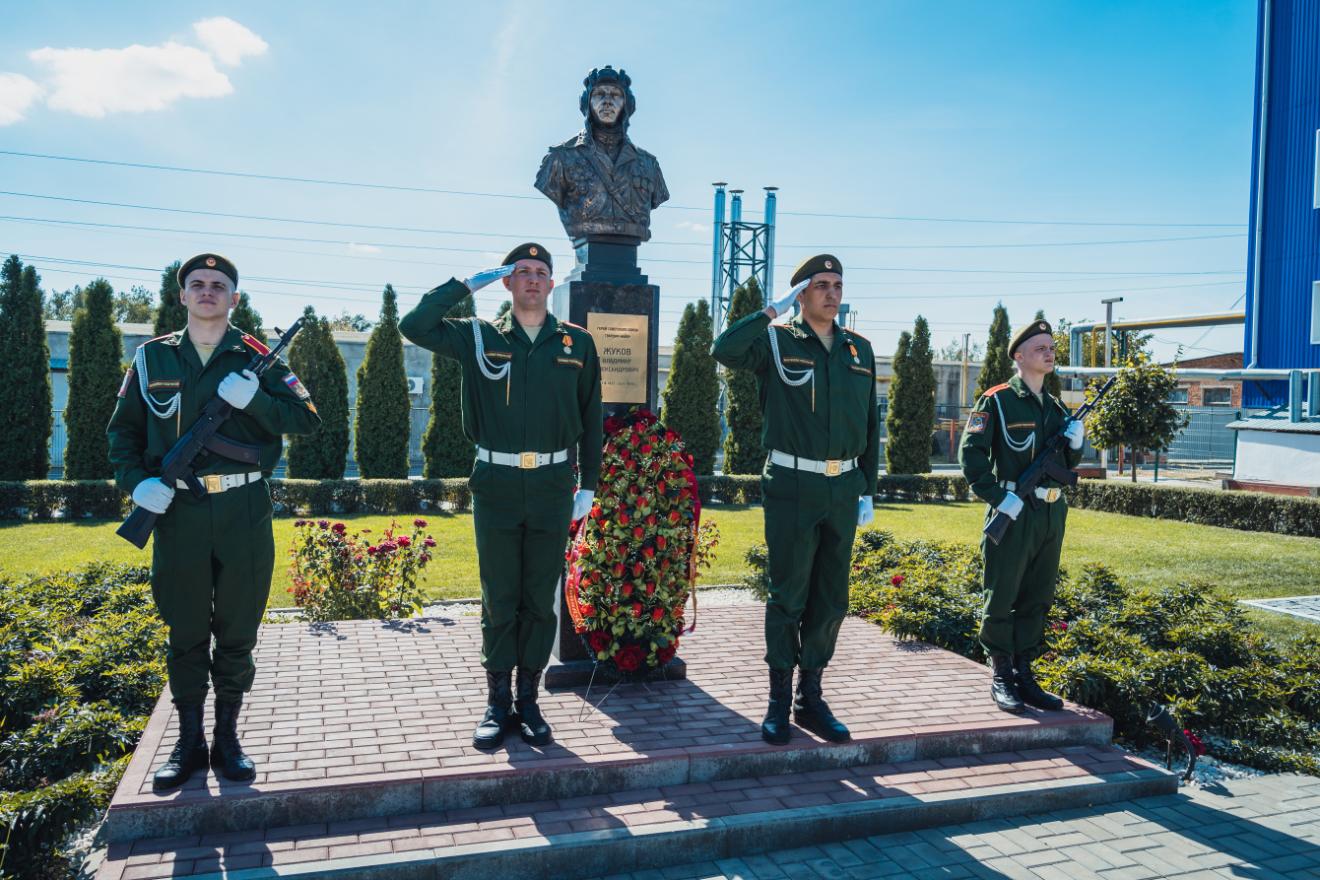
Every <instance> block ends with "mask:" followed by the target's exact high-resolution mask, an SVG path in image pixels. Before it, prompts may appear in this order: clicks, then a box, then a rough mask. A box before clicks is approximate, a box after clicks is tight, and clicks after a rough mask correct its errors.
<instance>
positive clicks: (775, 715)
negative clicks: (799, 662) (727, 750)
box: [761, 669, 793, 746]
mask: <svg viewBox="0 0 1320 880" xmlns="http://www.w3.org/2000/svg"><path fill="white" fill-rule="evenodd" d="M792 703H793V670H792V669H771V670H770V705H769V707H768V708H767V709H766V710H765V720H764V721H762V722H761V739H763V740H765V741H766V742H768V743H770V745H772V746H782V745H787V744H788V740H789V738H790V737H791V736H792V735H793V734H792V730H791V729H790V728H789V726H788V709H789V706H791V705H792Z"/></svg>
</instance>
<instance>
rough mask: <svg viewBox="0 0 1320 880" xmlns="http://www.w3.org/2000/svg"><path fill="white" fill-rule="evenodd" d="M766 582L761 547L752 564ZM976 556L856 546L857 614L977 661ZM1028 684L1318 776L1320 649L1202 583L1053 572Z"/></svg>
mask: <svg viewBox="0 0 1320 880" xmlns="http://www.w3.org/2000/svg"><path fill="white" fill-rule="evenodd" d="M747 561H748V562H749V564H751V565H752V566H753V569H754V575H753V578H752V579H753V580H755V578H756V577H758V576H759V577H764V548H762V547H757V548H753V550H752V551H749V553H748V554H747ZM980 588H981V557H980V553H979V552H978V551H977V550H976V549H975V548H973V547H970V546H961V545H951V544H937V543H929V542H924V541H895V540H894V539H893V537H892V536H891V535H889V534H888V533H886V532H883V531H878V530H874V529H867V530H864V531H861V532H859V533H858V536H857V542H856V544H855V545H854V549H853V562H852V584H851V592H850V596H851V610H852V612H853V613H855V614H858V615H861V616H863V617H865V618H867V619H870V620H873V621H875V622H877V623H879V624H880V625H881V626H883V627H884V628H885V629H887V630H889V631H890V632H892V633H894V634H895V635H897V636H899V637H900V638H915V639H922V640H924V641H928V642H931V643H933V644H936V645H939V646H940V647H943V648H947V649H949V650H952V651H955V652H957V653H959V654H962V655H963V656H965V657H969V658H971V659H974V660H982V659H984V652H983V650H982V648H981V646H980V644H979V643H978V641H977V638H976V634H977V629H978V626H979V621H980V605H981V595H980ZM1036 671H1037V674H1038V675H1039V677H1040V678H1041V680H1042V682H1043V683H1044V684H1045V686H1046V687H1049V688H1052V689H1055V690H1056V691H1058V692H1059V693H1062V694H1063V695H1064V696H1066V697H1067V698H1068V699H1070V700H1073V701H1075V702H1078V703H1081V704H1083V705H1086V706H1090V707H1091V708H1094V709H1099V710H1100V711H1102V712H1105V713H1106V714H1108V715H1109V716H1110V717H1112V718H1113V719H1114V732H1115V735H1116V736H1117V737H1118V738H1120V739H1122V740H1127V741H1130V742H1132V743H1134V744H1138V745H1139V744H1142V743H1144V742H1146V741H1148V740H1149V739H1151V738H1152V737H1153V736H1155V731H1154V730H1153V728H1152V727H1150V726H1149V725H1148V724H1147V722H1146V716H1147V713H1148V711H1149V710H1150V708H1151V706H1152V704H1156V703H1158V704H1163V705H1166V706H1168V707H1169V708H1170V709H1171V710H1172V711H1173V713H1174V715H1175V717H1177V718H1178V719H1179V720H1180V721H1181V722H1182V724H1183V725H1184V726H1185V727H1188V728H1191V729H1193V730H1196V731H1197V732H1198V733H1199V734H1201V736H1202V738H1203V739H1204V741H1205V743H1206V745H1207V746H1208V748H1209V751H1210V753H1211V754H1213V755H1215V756H1216V757H1219V758H1222V759H1224V760H1229V761H1237V762H1240V763H1245V764H1249V765H1251V766H1254V767H1259V768H1261V769H1265V770H1289V771H1297V772H1303V773H1312V774H1315V775H1320V763H1318V762H1317V759H1316V755H1317V754H1320V636H1317V635H1308V636H1306V637H1304V638H1298V639H1292V640H1287V641H1274V640H1271V639H1269V638H1266V637H1264V636H1263V635H1261V634H1260V633H1259V632H1257V631H1256V630H1254V629H1253V628H1252V626H1251V624H1250V622H1249V620H1248V619H1247V617H1246V615H1245V613H1244V612H1243V610H1242V608H1241V606H1240V605H1239V604H1238V603H1236V602H1234V601H1233V600H1232V599H1229V598H1226V597H1224V596H1222V595H1220V594H1219V593H1217V592H1216V591H1215V590H1213V589H1212V588H1211V587H1209V586H1207V585H1204V584H1174V585H1172V586H1168V587H1163V588H1160V589H1141V588H1136V587H1131V586H1129V585H1128V584H1126V583H1124V582H1123V581H1121V580H1120V579H1119V578H1117V577H1116V576H1115V575H1114V574H1113V573H1112V572H1111V571H1109V570H1108V569H1106V568H1103V567H1100V566H1094V567H1087V568H1086V569H1084V570H1083V571H1082V572H1081V573H1080V574H1078V575H1077V576H1075V577H1073V576H1069V575H1068V574H1067V573H1066V572H1060V576H1059V583H1058V589H1057V595H1056V599H1055V602H1054V605H1053V607H1052V609H1051V612H1050V617H1049V619H1048V621H1047V625H1046V632H1045V645H1044V652H1043V654H1042V656H1041V657H1040V659H1039V660H1038V662H1037V664H1036Z"/></svg>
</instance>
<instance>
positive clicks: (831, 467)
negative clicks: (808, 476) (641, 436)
mask: <svg viewBox="0 0 1320 880" xmlns="http://www.w3.org/2000/svg"><path fill="white" fill-rule="evenodd" d="M770 463H771V464H777V465H779V466H780V467H786V468H793V469H794V470H798V471H807V472H808V473H813V474H824V475H825V476H827V477H837V476H838V475H839V474H846V473H848V471H850V470H852V469H853V468H855V467H857V459H855V458H845V459H834V458H832V459H828V460H826V461H817V460H816V459H814V458H800V457H799V456H796V455H789V454H788V453H787V452H780V451H779V450H777V449H771V450H770Z"/></svg>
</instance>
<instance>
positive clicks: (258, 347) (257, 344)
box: [243, 333, 270, 356]
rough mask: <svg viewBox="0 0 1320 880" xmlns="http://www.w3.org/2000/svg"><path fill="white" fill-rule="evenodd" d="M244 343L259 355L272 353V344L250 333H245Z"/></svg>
mask: <svg viewBox="0 0 1320 880" xmlns="http://www.w3.org/2000/svg"><path fill="white" fill-rule="evenodd" d="M243 344H244V345H246V346H247V347H248V348H250V349H252V350H253V351H255V352H256V353H257V354H259V355H262V356H265V355H268V354H270V346H269V345H267V344H266V343H264V342H262V341H261V340H260V339H258V338H257V337H255V336H253V335H252V334H250V333H244V334H243Z"/></svg>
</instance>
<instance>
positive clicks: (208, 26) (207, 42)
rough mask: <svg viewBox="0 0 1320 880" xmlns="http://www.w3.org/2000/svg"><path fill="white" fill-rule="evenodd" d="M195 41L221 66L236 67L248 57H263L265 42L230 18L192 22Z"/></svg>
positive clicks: (265, 48)
mask: <svg viewBox="0 0 1320 880" xmlns="http://www.w3.org/2000/svg"><path fill="white" fill-rule="evenodd" d="M193 31H194V32H195V33H196V34H197V40H198V41H199V42H200V43H201V44H202V45H203V46H204V47H205V48H206V50H207V51H209V52H210V53H211V54H212V55H214V56H215V58H216V60H217V61H219V62H220V63H221V64H224V65H227V66H229V67H237V66H238V65H239V64H242V63H243V59H244V58H245V57H247V56H248V55H264V54H266V50H267V49H268V48H270V46H269V45H267V43H266V41H265V40H263V39H262V38H261V37H259V36H257V35H256V34H254V33H252V31H250V30H248V29H247V28H245V27H243V25H241V24H239V23H238V22H236V21H234V20H233V19H232V18H224V17H220V18H204V19H202V20H201V21H197V22H193Z"/></svg>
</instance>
